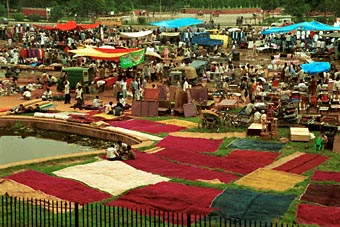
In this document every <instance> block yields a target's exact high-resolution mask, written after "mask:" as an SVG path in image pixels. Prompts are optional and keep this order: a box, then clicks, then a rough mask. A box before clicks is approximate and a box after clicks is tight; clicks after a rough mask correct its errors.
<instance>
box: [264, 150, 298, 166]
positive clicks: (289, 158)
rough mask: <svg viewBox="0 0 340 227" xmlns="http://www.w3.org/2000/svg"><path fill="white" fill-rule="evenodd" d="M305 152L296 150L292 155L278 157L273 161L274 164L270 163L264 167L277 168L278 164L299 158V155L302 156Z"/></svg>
mask: <svg viewBox="0 0 340 227" xmlns="http://www.w3.org/2000/svg"><path fill="white" fill-rule="evenodd" d="M303 154H305V153H303V152H299V151H298V152H295V153H293V154H290V155H287V156H285V157H282V158H280V159H278V160H277V161H275V162H273V163H272V164H270V165H268V166H265V167H264V168H266V169H274V168H276V167H278V166H281V165H282V164H284V163H286V162H288V161H290V160H293V159H294V158H297V157H299V156H301V155H303Z"/></svg>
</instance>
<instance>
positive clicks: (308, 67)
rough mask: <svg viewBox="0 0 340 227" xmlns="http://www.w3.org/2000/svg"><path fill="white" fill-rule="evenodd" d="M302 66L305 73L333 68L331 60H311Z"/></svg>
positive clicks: (321, 71)
mask: <svg viewBox="0 0 340 227" xmlns="http://www.w3.org/2000/svg"><path fill="white" fill-rule="evenodd" d="M301 68H302V70H303V71H304V72H305V73H308V74H315V73H323V72H328V71H329V70H330V69H331V64H329V62H311V63H308V64H301Z"/></svg>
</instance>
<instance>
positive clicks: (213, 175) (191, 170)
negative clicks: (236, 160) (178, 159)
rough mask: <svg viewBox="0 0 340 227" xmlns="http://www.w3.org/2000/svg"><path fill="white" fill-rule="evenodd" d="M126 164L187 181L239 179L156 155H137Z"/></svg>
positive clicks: (225, 181) (224, 181)
mask: <svg viewBox="0 0 340 227" xmlns="http://www.w3.org/2000/svg"><path fill="white" fill-rule="evenodd" d="M125 163H127V164H129V165H130V166H132V167H134V168H136V169H140V170H143V171H146V172H150V173H154V174H159V175H162V176H166V177H172V178H183V179H186V180H198V179H200V180H215V179H218V180H219V181H220V182H221V183H229V182H231V181H234V180H236V179H238V177H237V176H235V175H233V174H229V173H224V172H220V171H214V170H209V169H203V168H199V167H197V166H190V165H185V164H180V163H174V162H171V161H169V160H165V159H161V158H159V157H158V156H156V155H153V154H146V153H142V152H138V153H137V159H134V160H127V161H125Z"/></svg>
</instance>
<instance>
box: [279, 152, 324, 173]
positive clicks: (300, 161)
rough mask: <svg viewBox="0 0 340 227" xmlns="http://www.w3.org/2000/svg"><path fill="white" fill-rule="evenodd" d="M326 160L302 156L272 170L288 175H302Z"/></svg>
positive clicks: (314, 156) (306, 155) (315, 155)
mask: <svg viewBox="0 0 340 227" xmlns="http://www.w3.org/2000/svg"><path fill="white" fill-rule="evenodd" d="M326 160H327V157H325V156H322V155H317V154H304V155H301V156H299V157H297V158H294V159H293V160H290V161H288V162H286V163H284V164H283V165H281V166H278V167H276V168H274V169H275V170H279V171H284V172H288V173H295V174H302V173H304V172H306V171H308V170H310V169H313V168H315V167H317V166H318V165H320V164H321V163H323V162H324V161H326Z"/></svg>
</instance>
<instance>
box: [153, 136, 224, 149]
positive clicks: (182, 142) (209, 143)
mask: <svg viewBox="0 0 340 227" xmlns="http://www.w3.org/2000/svg"><path fill="white" fill-rule="evenodd" d="M222 141H223V140H222V139H219V140H213V139H204V138H189V137H178V136H167V137H165V138H164V139H163V140H161V141H159V142H158V143H157V144H156V145H155V146H156V147H164V148H169V149H171V150H176V151H178V152H182V151H183V152H184V151H185V152H215V151H217V150H218V148H219V146H220V145H221V143H222Z"/></svg>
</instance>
